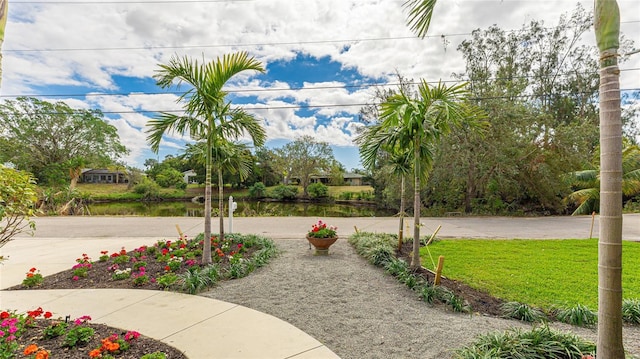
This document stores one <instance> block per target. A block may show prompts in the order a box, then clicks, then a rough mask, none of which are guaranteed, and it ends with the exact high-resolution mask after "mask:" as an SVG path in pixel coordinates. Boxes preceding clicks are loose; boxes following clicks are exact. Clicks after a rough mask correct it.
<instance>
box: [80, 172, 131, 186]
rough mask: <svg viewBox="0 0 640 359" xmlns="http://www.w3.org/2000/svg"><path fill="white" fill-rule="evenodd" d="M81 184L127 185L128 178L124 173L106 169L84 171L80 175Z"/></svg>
mask: <svg viewBox="0 0 640 359" xmlns="http://www.w3.org/2000/svg"><path fill="white" fill-rule="evenodd" d="M80 182H83V183H129V178H128V177H127V176H126V174H125V173H124V172H120V171H111V170H107V169H86V170H83V171H82V175H80Z"/></svg>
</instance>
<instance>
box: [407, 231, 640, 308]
mask: <svg viewBox="0 0 640 359" xmlns="http://www.w3.org/2000/svg"><path fill="white" fill-rule="evenodd" d="M428 248H429V251H430V252H431V256H432V257H433V259H434V261H436V262H437V260H438V256H440V255H443V256H445V261H444V270H443V273H442V275H443V276H445V277H448V278H451V279H456V280H461V281H463V282H465V283H467V284H468V285H470V286H472V287H474V288H478V289H482V290H485V291H487V292H488V293H490V294H492V295H493V296H496V297H499V298H503V299H505V300H509V301H518V302H523V303H527V304H531V305H535V306H539V307H543V308H551V307H553V306H573V305H575V304H578V303H579V304H583V305H586V306H588V307H589V308H591V309H592V310H596V309H597V307H598V240H597V239H588V240H586V239H585V240H582V239H570V240H465V239H460V240H457V239H456V240H450V239H446V240H441V241H436V242H434V243H432V244H430V245H429V247H428ZM420 255H421V258H422V263H423V265H424V266H425V267H427V268H430V269H433V268H432V267H433V265H432V262H431V259H430V258H429V254H428V251H427V249H425V248H422V250H421V252H420ZM622 260H623V273H622V286H623V296H624V298H640V243H637V242H628V241H625V242H624V243H623V255H622Z"/></svg>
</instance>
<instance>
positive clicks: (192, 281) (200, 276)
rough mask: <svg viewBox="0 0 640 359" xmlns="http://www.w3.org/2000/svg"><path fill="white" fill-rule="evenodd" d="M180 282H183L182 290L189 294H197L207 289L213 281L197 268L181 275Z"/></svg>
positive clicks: (192, 268)
mask: <svg viewBox="0 0 640 359" xmlns="http://www.w3.org/2000/svg"><path fill="white" fill-rule="evenodd" d="M180 281H181V282H182V290H183V291H184V292H186V293H189V294H196V293H198V292H200V291H202V290H203V289H205V288H207V287H208V286H209V285H210V283H211V279H209V277H208V276H206V275H205V272H204V271H201V270H200V268H198V267H195V266H194V267H191V268H189V269H187V271H186V272H184V274H181V275H180Z"/></svg>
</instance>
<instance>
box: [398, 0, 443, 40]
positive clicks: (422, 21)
mask: <svg viewBox="0 0 640 359" xmlns="http://www.w3.org/2000/svg"><path fill="white" fill-rule="evenodd" d="M435 6H436V0H408V1H407V2H405V3H404V7H405V8H407V9H409V16H408V18H407V25H409V28H411V31H413V32H415V33H416V34H417V35H418V36H419V37H421V38H424V37H425V36H426V35H427V32H428V31H429V25H430V24H431V17H432V16H433V9H434V8H435Z"/></svg>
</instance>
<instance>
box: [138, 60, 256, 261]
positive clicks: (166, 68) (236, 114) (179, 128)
mask: <svg viewBox="0 0 640 359" xmlns="http://www.w3.org/2000/svg"><path fill="white" fill-rule="evenodd" d="M246 70H254V71H259V72H264V67H263V66H262V64H260V62H258V61H257V60H256V59H254V58H253V57H249V55H248V54H247V53H246V52H237V53H234V54H230V55H229V54H228V55H224V56H223V57H222V58H217V59H216V60H214V61H211V62H208V63H204V61H203V63H202V64H200V63H199V62H198V61H197V60H191V59H190V58H188V57H187V56H184V57H182V58H179V57H177V56H174V57H172V58H171V59H170V61H169V63H168V64H167V65H160V70H158V71H157V73H156V75H154V78H155V79H156V81H157V84H158V86H160V87H162V88H168V87H171V86H173V85H174V83H175V82H176V81H177V83H176V85H177V86H180V85H181V84H182V83H186V84H187V85H189V86H191V88H190V89H189V90H188V91H186V92H185V93H183V94H182V95H181V96H180V97H179V98H178V103H182V104H183V108H184V114H183V115H176V114H171V113H161V114H160V116H159V117H158V118H156V119H154V120H151V121H150V122H149V124H148V126H149V127H150V128H149V129H148V130H147V133H148V136H147V141H148V142H149V143H150V145H151V149H152V150H154V151H155V152H157V151H158V149H159V147H160V141H161V140H162V136H163V134H164V133H166V132H167V131H175V132H177V133H180V134H184V133H185V132H188V133H189V135H190V136H191V138H192V139H194V140H196V141H200V140H203V141H205V142H206V147H207V149H208V150H207V151H206V156H205V201H204V203H205V205H204V216H205V217H204V218H205V221H204V239H205V240H204V246H203V253H202V263H203V264H209V263H211V262H212V260H211V245H210V243H209V241H210V238H211V170H212V158H213V156H212V154H213V153H214V150H216V149H219V148H221V147H223V146H224V145H226V143H227V142H228V141H229V140H237V139H239V138H240V137H241V136H243V135H244V134H248V135H249V136H250V137H251V139H252V141H253V143H254V145H256V146H262V145H263V144H264V141H265V139H266V134H265V131H264V128H262V126H261V125H260V123H259V121H258V120H257V119H256V118H255V117H253V116H252V115H250V114H248V113H247V112H245V111H243V110H242V109H240V108H232V107H231V103H230V102H227V101H226V100H225V97H226V95H227V92H226V91H223V89H222V87H223V86H224V85H225V84H226V83H227V81H229V80H230V79H231V78H232V77H233V76H235V75H236V74H238V73H240V72H243V71H246ZM183 101H186V102H183ZM220 216H222V213H220ZM221 221H222V218H221ZM221 230H222V228H221Z"/></svg>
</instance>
